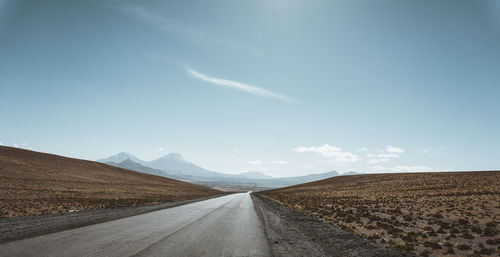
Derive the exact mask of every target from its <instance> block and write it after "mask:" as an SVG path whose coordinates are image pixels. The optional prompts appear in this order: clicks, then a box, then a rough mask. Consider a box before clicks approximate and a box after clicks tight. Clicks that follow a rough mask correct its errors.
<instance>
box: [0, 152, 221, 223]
mask: <svg viewBox="0 0 500 257" xmlns="http://www.w3.org/2000/svg"><path fill="white" fill-rule="evenodd" d="M221 193H222V192H221V191H218V190H215V189H212V188H208V187H204V186H199V185H193V184H190V183H186V182H182V181H178V180H173V179H168V178H164V177H158V176H153V175H148V174H142V173H138V172H133V171H129V170H125V169H120V168H117V167H113V166H109V165H105V164H102V163H98V162H93V161H85V160H79V159H73V158H66V157H62V156H57V155H52V154H45V153H39V152H34V151H28V150H24V149H19V148H12V147H6V146H0V218H7V217H17V216H31V215H41V214H46V213H63V212H69V211H75V210H85V209H92V208H103V207H116V206H142V205H148V204H158V203H163V202H173V201H180V200H188V199H196V198H200V197H207V196H213V195H218V194H221Z"/></svg>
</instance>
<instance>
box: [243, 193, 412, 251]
mask: <svg viewBox="0 0 500 257" xmlns="http://www.w3.org/2000/svg"><path fill="white" fill-rule="evenodd" d="M252 199H253V202H254V205H255V209H256V211H257V214H258V215H259V216H260V218H261V219H262V221H263V223H264V228H265V232H266V237H267V239H268V242H269V245H270V246H271V251H272V254H273V256H274V257H302V256H313V257H323V256H325V257H326V256H339V257H340V256H347V257H349V256H352V257H354V256H356V257H358V256H359V257H361V256H384V257H391V256H411V255H409V254H405V253H401V252H397V251H394V250H391V249H389V248H387V247H386V246H383V245H380V244H376V243H373V242H370V241H369V240H366V239H363V238H361V237H358V236H356V235H354V234H352V233H349V232H346V231H343V230H341V229H339V228H336V227H334V226H332V225H330V224H328V223H324V222H322V221H321V220H318V219H315V218H313V217H311V216H308V215H305V214H303V213H300V212H297V211H294V210H292V209H289V208H287V207H285V206H283V205H281V204H277V203H276V202H274V201H272V200H269V199H266V198H264V197H261V196H258V195H255V194H253V195H252Z"/></svg>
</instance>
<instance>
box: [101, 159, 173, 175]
mask: <svg viewBox="0 0 500 257" xmlns="http://www.w3.org/2000/svg"><path fill="white" fill-rule="evenodd" d="M105 163H106V164H109V165H111V166H115V167H118V168H122V169H127V170H131V171H137V172H142V173H146V174H151V175H157V176H163V177H168V176H166V175H168V173H167V172H165V171H163V170H157V169H153V168H150V167H146V166H143V165H141V164H139V163H136V162H133V161H132V160H130V159H126V160H124V161H122V162H119V163H116V162H105Z"/></svg>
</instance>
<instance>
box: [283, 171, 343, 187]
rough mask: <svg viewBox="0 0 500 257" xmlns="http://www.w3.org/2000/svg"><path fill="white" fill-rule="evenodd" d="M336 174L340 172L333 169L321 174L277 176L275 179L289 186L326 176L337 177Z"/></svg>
mask: <svg viewBox="0 0 500 257" xmlns="http://www.w3.org/2000/svg"><path fill="white" fill-rule="evenodd" d="M335 176H339V173H338V172H337V171H334V170H333V171H330V172H325V173H320V174H309V175H305V176H298V177H284V178H276V179H275V180H276V181H278V182H281V183H283V184H286V185H287V186H289V185H295V184H302V183H308V182H312V181H316V180H321V179H325V178H331V177H335Z"/></svg>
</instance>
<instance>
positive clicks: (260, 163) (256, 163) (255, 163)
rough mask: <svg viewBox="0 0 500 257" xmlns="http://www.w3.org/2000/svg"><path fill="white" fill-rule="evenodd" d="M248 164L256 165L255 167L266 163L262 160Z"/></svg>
mask: <svg viewBox="0 0 500 257" xmlns="http://www.w3.org/2000/svg"><path fill="white" fill-rule="evenodd" d="M248 163H250V164H252V165H255V166H261V165H262V164H264V162H263V161H261V160H255V161H249V162H248Z"/></svg>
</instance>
